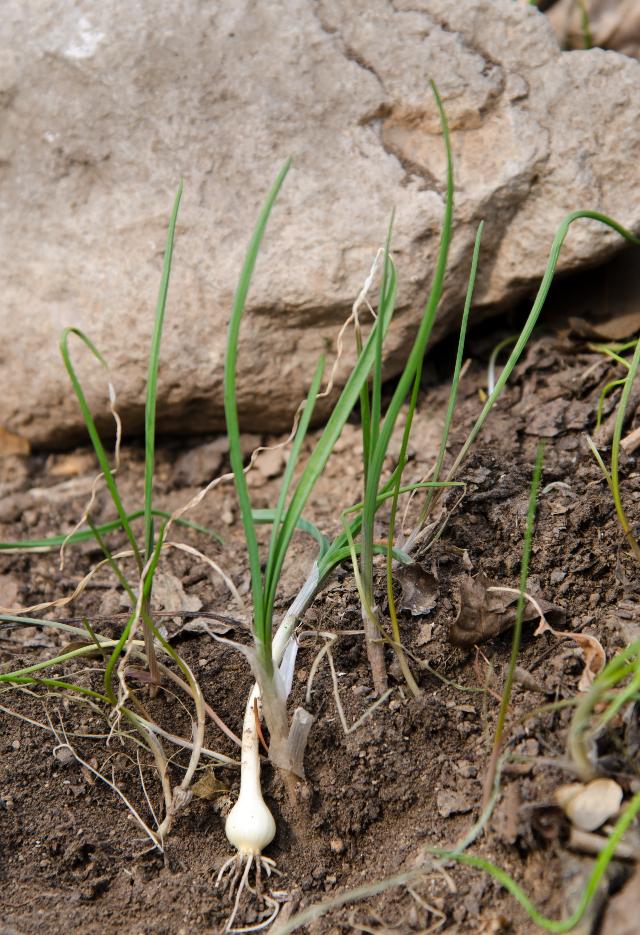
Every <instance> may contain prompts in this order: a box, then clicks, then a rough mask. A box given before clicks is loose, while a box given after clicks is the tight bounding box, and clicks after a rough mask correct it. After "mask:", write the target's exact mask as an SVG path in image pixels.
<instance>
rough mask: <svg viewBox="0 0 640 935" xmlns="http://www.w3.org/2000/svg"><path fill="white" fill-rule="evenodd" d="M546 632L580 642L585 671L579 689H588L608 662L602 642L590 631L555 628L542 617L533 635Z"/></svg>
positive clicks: (582, 690) (584, 690) (583, 690)
mask: <svg viewBox="0 0 640 935" xmlns="http://www.w3.org/2000/svg"><path fill="white" fill-rule="evenodd" d="M546 632H549V633H553V635H554V636H556V637H558V639H565V640H573V641H574V643H577V644H578V646H579V647H580V649H581V651H582V658H583V659H584V671H583V673H582V675H581V676H580V681H579V682H578V691H581V692H586V691H588V690H589V688H590V686H591V685H592V683H593V680H594V679H595V677H596V676H597V675H599V674H600V672H602V670H603V669H604V667H605V665H606V662H607V657H606V654H605V651H604V649H603V648H602V644H601V643H600V642H599V640H597V639H596V638H595V636H591V634H590V633H574V632H573V631H572V630H554V629H553V628H552V627H550V626H549V624H548V622H547V621H546V620H545V619H544V618H542V619H541V620H540V623H539V625H538V627H537V629H536V631H535V633H534V634H533V635H534V636H540V634H541V633H546Z"/></svg>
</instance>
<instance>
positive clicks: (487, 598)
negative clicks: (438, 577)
mask: <svg viewBox="0 0 640 935" xmlns="http://www.w3.org/2000/svg"><path fill="white" fill-rule="evenodd" d="M494 589H495V590H494ZM459 601H460V610H459V612H458V616H457V617H456V619H455V620H454V622H453V624H452V626H451V629H450V630H449V639H450V641H451V642H452V643H454V644H455V645H456V646H463V647H468V646H475V645H476V644H477V643H482V642H484V641H485V640H488V639H491V637H493V636H498V634H500V633H503V632H504V631H505V630H508V629H510V628H511V627H512V626H513V625H514V623H515V621H516V609H517V606H518V592H517V590H515V589H513V588H508V589H503V588H500V587H498V586H497V585H495V584H494V583H493V582H492V581H490V580H489V579H488V578H487V577H486V575H484V574H482V573H480V574H479V575H477V577H475V578H472V577H471V575H465V576H464V577H463V578H462V579H461V581H460V597H459ZM540 612H542V614H544V616H545V617H546V618H548V619H553V620H556V621H557V622H558V623H563V622H564V619H565V612H564V610H563V609H562V608H561V607H557V606H556V605H555V604H549V603H548V602H547V601H543V600H538V599H536V606H534V605H533V604H532V603H531V601H527V602H526V604H525V608H524V616H523V620H524V621H525V622H527V623H528V622H531V621H533V620H538V619H539V618H540Z"/></svg>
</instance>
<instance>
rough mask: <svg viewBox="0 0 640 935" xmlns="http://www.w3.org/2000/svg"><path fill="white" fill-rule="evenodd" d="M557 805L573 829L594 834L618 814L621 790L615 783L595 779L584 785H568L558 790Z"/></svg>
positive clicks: (577, 783)
mask: <svg viewBox="0 0 640 935" xmlns="http://www.w3.org/2000/svg"><path fill="white" fill-rule="evenodd" d="M556 802H557V803H558V805H559V806H560V807H561V808H562V809H563V810H564V812H565V814H566V816H567V818H568V819H569V820H570V821H571V823H572V824H573V825H574V826H575V827H576V828H579V829H580V830H581V831H595V830H596V828H599V827H600V826H601V825H603V824H604V823H605V821H608V819H609V818H612V817H613V816H614V815H616V814H617V813H618V811H619V809H620V805H621V803H622V789H621V788H620V786H619V785H618V783H617V782H616V781H615V780H614V779H594V780H593V781H592V782H589V783H587V784H586V785H583V784H582V783H580V782H571V783H567V784H566V785H564V786H558V788H557V789H556Z"/></svg>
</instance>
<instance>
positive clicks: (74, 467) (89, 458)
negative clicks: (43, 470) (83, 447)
mask: <svg viewBox="0 0 640 935" xmlns="http://www.w3.org/2000/svg"><path fill="white" fill-rule="evenodd" d="M95 464H96V460H95V456H94V455H93V454H92V453H91V452H86V451H72V452H71V453H70V454H64V455H59V456H58V457H56V458H55V459H54V460H53V463H51V464H50V466H49V468H48V474H49V476H50V477H80V476H81V475H82V474H87V473H88V472H89V471H92V472H93V473H94V474H95V470H96V467H95Z"/></svg>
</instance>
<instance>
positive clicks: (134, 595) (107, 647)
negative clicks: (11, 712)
mask: <svg viewBox="0 0 640 935" xmlns="http://www.w3.org/2000/svg"><path fill="white" fill-rule="evenodd" d="M181 194H182V186H180V188H179V190H178V193H177V195H176V198H175V201H174V205H173V210H172V214H171V219H170V222H169V229H168V234H167V245H166V251H165V257H164V264H163V271H162V278H161V284H160V290H159V295H158V301H157V306H156V315H155V324H154V332H153V338H152V342H151V352H150V357H149V370H148V381H147V395H146V406H145V482H144V504H143V509H142V510H138V511H135V512H133V513H130V512H127V510H126V509H125V506H124V503H123V500H122V496H121V494H120V490H119V487H118V483H117V480H116V472H117V468H118V462H119V449H120V420H119V417H118V415H117V412H116V409H115V391H114V389H113V386H112V384H111V382H109V399H110V404H111V409H112V414H113V416H114V418H115V421H116V455H115V466H114V467H112V466H111V464H110V460H109V457H108V455H107V453H106V450H105V447H104V445H103V442H102V439H101V437H100V434H99V432H98V429H97V427H96V424H95V420H94V418H93V415H92V413H91V410H90V408H89V405H88V403H87V400H86V397H85V394H84V391H83V388H82V385H81V383H80V380H79V379H78V377H77V374H76V371H75V369H74V366H73V363H72V361H71V355H70V350H69V341H70V338H71V337H76V338H78V339H79V340H80V341H81V342H82V343H83V344H84V346H85V348H86V349H88V351H89V352H90V354H91V355H92V356H93V358H94V359H95V361H96V362H97V364H98V365H100V366H101V367H102V368H104V369H105V370H108V368H107V364H106V361H105V359H104V358H103V356H102V355H101V353H100V352H99V351H98V349H97V348H96V347H95V345H94V344H93V342H92V341H91V340H90V338H88V337H87V336H86V335H85V334H84V333H83V332H82V331H80V330H79V329H77V328H66V329H65V330H64V331H63V334H62V337H61V340H60V349H61V353H62V358H63V361H64V365H65V367H66V369H67V372H68V374H69V378H70V380H71V384H72V387H73V389H74V392H75V394H76V397H77V399H78V403H79V405H80V410H81V412H82V416H83V419H84V421H85V424H86V426H87V431H88V433H89V437H90V439H91V442H92V445H93V448H94V451H95V453H96V456H97V459H98V463H99V466H100V470H101V473H100V475H99V476H98V478H97V479H96V482H94V485H93V489H92V495H91V499H90V502H89V504H88V506H87V507H86V509H85V511H84V515H83V517H82V520H81V522H80V523H79V524H78V526H76V529H75V530H74V531H73V532H72V533H71V534H69V535H67V536H57V537H52V538H50V539H44V540H35V541H28V542H8V543H1V544H0V550H5V551H7V550H10V551H45V550H49V549H51V548H55V547H60V549H61V551H63V550H64V549H65V548H66V547H67V546H68V545H72V544H74V543H78V542H82V541H86V540H87V539H90V538H93V539H95V541H96V542H97V543H98V545H99V547H100V548H101V549H102V551H103V552H104V555H105V558H104V560H103V561H102V562H101V563H100V564H99V565H98V566H97V567H96V568H94V569H92V571H91V573H90V574H89V575H88V576H86V577H85V579H84V580H83V582H82V583H81V585H80V586H79V587H78V588H77V589H76V591H75V592H74V594H73V595H71V596H70V597H64V598H59V599H57V600H55V601H53V602H51V603H50V604H42V605H37V608H31V609H30V610H35V609H46V608H47V607H50V606H61V605H63V604H66V603H68V602H69V601H70V600H73V599H74V597H76V596H78V595H79V594H80V593H81V592H82V589H83V587H84V586H85V585H86V584H87V583H88V581H89V580H90V578H91V577H92V576H93V575H94V574H95V573H96V571H97V570H98V569H99V568H100V567H102V566H109V567H110V568H111V570H112V571H113V572H114V574H115V576H116V579H117V581H118V583H119V584H120V585H121V587H122V588H123V590H124V592H125V593H126V594H127V596H128V597H129V600H130V602H131V612H130V614H129V617H128V620H127V622H126V624H125V626H124V628H123V630H122V633H121V634H120V636H119V637H118V638H117V639H111V638H107V637H105V636H103V635H101V634H100V633H99V632H96V630H95V629H94V628H93V627H91V626H90V624H89V622H88V621H85V627H84V629H82V628H78V627H71V626H70V625H68V624H63V623H59V622H56V621H53V620H46V621H39V620H35V619H30V618H26V617H25V616H24V614H25V613H26V612H27V610H25V611H23V612H16V613H14V614H11V613H4V614H2V615H1V616H0V619H1V620H3V621H4V622H5V623H7V624H11V625H17V624H19V623H24V622H27V621H28V622H29V624H30V625H36V626H41V627H48V628H52V629H55V630H58V631H60V632H64V633H68V634H70V635H72V636H73V637H75V640H74V642H75V644H76V645H75V646H74V648H72V649H69V650H67V651H65V652H63V653H61V654H59V655H57V656H56V657H55V658H53V659H49V660H44V661H42V662H39V663H36V664H34V665H31V666H26V667H25V668H23V669H20V670H17V671H14V672H4V673H1V674H0V682H2V683H6V684H10V685H26V684H36V685H41V686H44V687H46V688H47V689H49V690H65V691H72V692H74V693H75V694H76V695H78V696H80V697H81V698H84V699H85V700H87V699H88V700H90V701H92V702H93V703H99V704H102V705H105V706H106V708H107V710H110V711H111V713H112V729H114V730H116V731H117V730H118V729H119V728H118V722H119V721H120V720H124V721H125V722H126V723H127V724H129V725H130V726H131V727H133V728H134V730H135V731H136V732H137V734H138V735H139V742H141V743H142V745H143V746H144V747H146V748H147V749H148V750H149V752H150V753H151V754H152V756H153V760H154V763H155V765H156V768H157V772H158V775H159V778H160V782H161V786H162V790H163V797H164V805H165V814H164V817H163V819H162V820H161V821H159V822H158V825H157V828H156V829H155V830H154V829H151V828H149V827H148V826H147V825H146V824H144V823H143V822H142V819H141V818H140V816H139V815H137V813H134V815H135V817H136V819H137V820H139V821H140V822H141V823H142V824H143V827H144V828H145V830H146V831H147V833H148V834H149V836H150V838H151V839H152V841H153V842H154V844H155V845H156V846H158V847H160V848H162V846H163V841H164V838H165V837H166V835H167V833H168V832H169V830H170V828H171V825H172V822H173V818H174V815H175V814H176V813H177V812H178V811H179V810H180V808H181V807H183V806H184V804H185V803H186V802H187V801H188V800H189V797H190V794H191V793H190V785H191V781H192V779H193V777H194V775H195V771H196V769H197V767H198V763H199V760H200V757H201V755H202V754H203V753H204V755H207V756H208V755H212V756H213V757H214V759H218V761H219V762H224V763H227V764H229V763H233V761H232V760H230V758H229V757H223V756H221V755H218V754H215V753H214V752H213V751H205V748H204V729H205V718H206V716H207V714H209V716H211V717H212V718H213V719H214V721H216V722H217V723H218V726H221V724H220V722H219V719H217V716H216V715H215V712H213V710H212V709H211V708H210V707H209V706H207V705H206V704H205V702H204V699H203V697H202V692H201V690H200V687H199V685H198V683H197V680H196V679H195V677H194V676H193V673H192V672H191V670H190V668H189V666H188V665H187V664H186V662H185V661H184V660H183V659H182V658H181V657H180V656H179V655H178V653H176V651H175V650H174V649H173V647H172V646H171V645H170V644H169V643H168V641H167V640H166V639H164V637H163V636H162V634H161V633H160V631H159V630H158V628H157V626H156V624H155V623H154V620H153V617H152V614H151V610H150V603H151V593H152V586H153V580H154V574H155V571H156V568H157V566H158V562H159V559H160V554H161V550H162V547H163V545H164V531H165V529H166V527H167V524H168V522H169V519H170V517H169V516H168V515H167V514H165V513H162V512H161V511H158V510H156V509H155V508H154V506H153V479H154V453H155V423H156V399H157V380H158V365H159V356H160V343H161V336H162V329H163V323H164V315H165V308H166V300H167V291H168V285H169V277H170V271H171V259H172V254H173V244H174V237H175V227H176V220H177V214H178V208H179V204H180V198H181ZM99 482H104V484H105V485H106V488H107V490H108V492H109V494H110V497H111V500H112V502H113V505H114V507H115V511H116V516H117V519H116V520H114V521H113V522H110V523H106V524H102V525H96V523H95V522H94V520H93V518H92V515H91V510H92V508H93V503H94V498H95V493H96V490H97V485H98V483H99ZM155 517H161V518H162V520H163V522H162V525H161V528H160V531H159V534H158V536H157V537H155V535H154V518H155ZM137 519H142V520H143V523H144V544H139V542H138V539H137V538H136V535H135V533H134V531H133V523H134V521H135V520H137ZM178 522H181V523H182V524H183V525H187V526H191V527H195V528H198V529H199V530H200V531H204V530H202V528H201V527H196V524H193V523H189V522H187V521H185V520H178ZM83 525H84V526H86V527H88V528H84V529H80V528H79V527H80V526H83ZM115 529H121V530H123V531H124V534H125V536H126V539H127V540H128V545H129V548H128V549H127V550H125V551H122V552H119V553H117V554H113V553H112V551H111V550H110V548H109V546H108V545H107V541H106V539H105V536H106V535H107V533H109V532H111V531H113V530H115ZM130 559H133V562H134V566H135V575H136V577H137V585H136V586H134V585H133V584H132V583H131V582H130V580H129V577H128V575H127V573H126V572H125V570H124V569H125V562H126V561H127V560H130ZM140 620H141V621H142V626H143V634H144V639H143V640H142V641H140V640H137V639H136V627H137V624H138V621H140ZM78 638H79V639H80V643H79V645H78V642H79V640H78ZM83 638H84V640H83ZM72 645H73V644H72ZM158 647H159V648H160V650H161V651H162V652H163V653H164V654H165V655H166V656H168V658H169V660H171V662H172V663H173V664H174V666H175V667H176V668H175V669H174V668H171V667H169V666H168V665H166V664H163V663H161V662H160V661H159V660H158V657H157V648H158ZM96 651H97V652H98V653H99V655H100V656H101V657H102V659H103V662H104V677H103V689H102V691H100V692H97V691H94V690H90V689H88V688H86V687H85V686H84V685H82V684H80V683H76V682H72V681H69V680H66V679H60V678H59V677H57V676H56V677H55V678H49V677H47V676H46V675H45V674H44V673H45V670H46V669H49V668H51V667H56V668H57V667H59V666H61V665H64V664H66V663H70V662H72V661H73V660H75V659H77V658H82V657H84V656H91V655H93V654H95V653H96ZM129 660H131V661H135V662H138V663H142V664H143V666H145V667H146V668H147V670H148V672H147V674H145V673H144V670H139V669H138V670H136V669H135V668H130V669H127V667H126V663H127V662H128V661H129ZM176 669H177V671H176ZM116 676H117V677H118V680H119V686H116V685H115V684H114V678H115V677H116ZM131 677H134V678H135V679H136V680H137V681H138V683H139V684H142V685H144V684H149V685H150V688H151V692H152V694H154V693H155V692H156V691H157V690H158V687H159V686H160V684H161V682H164V683H165V684H166V683H168V682H171V683H173V685H177V686H178V687H179V688H180V689H181V690H182V691H184V692H186V694H187V695H188V696H189V697H190V698H191V700H192V701H193V703H194V707H195V714H194V719H193V732H192V733H193V737H192V739H191V740H184V739H182V738H179V737H176V736H175V735H173V734H171V733H168V732H167V731H165V730H163V729H162V728H161V727H160V726H159V725H158V724H156V723H155V722H154V721H153V720H152V719H151V718H150V716H149V714H148V712H147V711H146V708H145V706H144V704H143V703H142V701H141V700H140V699H139V697H138V692H137V691H135V690H133V689H131V688H130V681H129V680H130V678H131ZM222 726H223V729H225V730H226V731H227V733H231V732H230V731H229V730H228V728H226V726H225V725H222ZM163 740H165V741H166V740H168V741H169V742H171V743H175V744H177V745H178V746H179V747H182V748H183V749H187V750H190V751H191V752H190V757H189V762H188V765H187V767H186V769H185V771H184V774H183V777H182V781H181V782H180V783H179V785H177V786H176V787H175V788H172V786H171V784H170V779H169V757H168V756H167V755H166V753H165V751H164V748H163V743H162V741H163Z"/></svg>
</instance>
